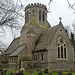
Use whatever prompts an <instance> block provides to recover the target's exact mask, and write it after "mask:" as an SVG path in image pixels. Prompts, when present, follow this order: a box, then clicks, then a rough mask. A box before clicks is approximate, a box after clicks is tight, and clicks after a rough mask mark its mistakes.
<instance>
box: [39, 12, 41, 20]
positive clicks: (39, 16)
mask: <svg viewBox="0 0 75 75" xmlns="http://www.w3.org/2000/svg"><path fill="white" fill-rule="evenodd" d="M39 20H41V11H39Z"/></svg>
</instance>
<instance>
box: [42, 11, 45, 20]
mask: <svg viewBox="0 0 75 75" xmlns="http://www.w3.org/2000/svg"><path fill="white" fill-rule="evenodd" d="M42 21H45V13H44V12H43V14H42Z"/></svg>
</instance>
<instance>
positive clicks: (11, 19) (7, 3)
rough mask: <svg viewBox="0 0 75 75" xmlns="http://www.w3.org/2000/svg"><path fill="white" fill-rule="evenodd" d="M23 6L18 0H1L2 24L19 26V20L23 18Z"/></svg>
mask: <svg viewBox="0 0 75 75" xmlns="http://www.w3.org/2000/svg"><path fill="white" fill-rule="evenodd" d="M22 8H23V6H22V5H21V6H20V5H18V0H17V2H16V3H15V2H14V1H13V0H0V26H10V27H13V28H18V27H19V24H18V20H19V18H20V19H22V18H23V15H22V13H21V12H20V11H21V10H22ZM21 17H22V18H21Z"/></svg>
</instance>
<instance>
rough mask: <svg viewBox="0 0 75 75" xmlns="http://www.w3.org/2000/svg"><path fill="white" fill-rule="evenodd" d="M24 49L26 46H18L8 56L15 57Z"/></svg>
mask: <svg viewBox="0 0 75 75" xmlns="http://www.w3.org/2000/svg"><path fill="white" fill-rule="evenodd" d="M25 47H26V44H23V45H20V46H19V47H18V48H16V49H15V51H14V52H13V53H12V54H10V55H9V56H17V55H18V53H19V52H20V51H22V50H23V49H24V48H25Z"/></svg>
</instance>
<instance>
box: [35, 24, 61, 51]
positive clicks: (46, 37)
mask: <svg viewBox="0 0 75 75" xmlns="http://www.w3.org/2000/svg"><path fill="white" fill-rule="evenodd" d="M60 27H62V26H61V25H60V23H59V24H58V25H56V26H54V27H51V28H49V29H47V30H46V31H44V32H43V33H42V34H41V35H40V38H39V40H38V44H37V45H36V47H35V50H34V51H38V50H43V49H47V46H48V44H49V43H50V42H51V41H52V39H53V37H54V34H55V33H56V31H57V30H58V29H59V28H60Z"/></svg>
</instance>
